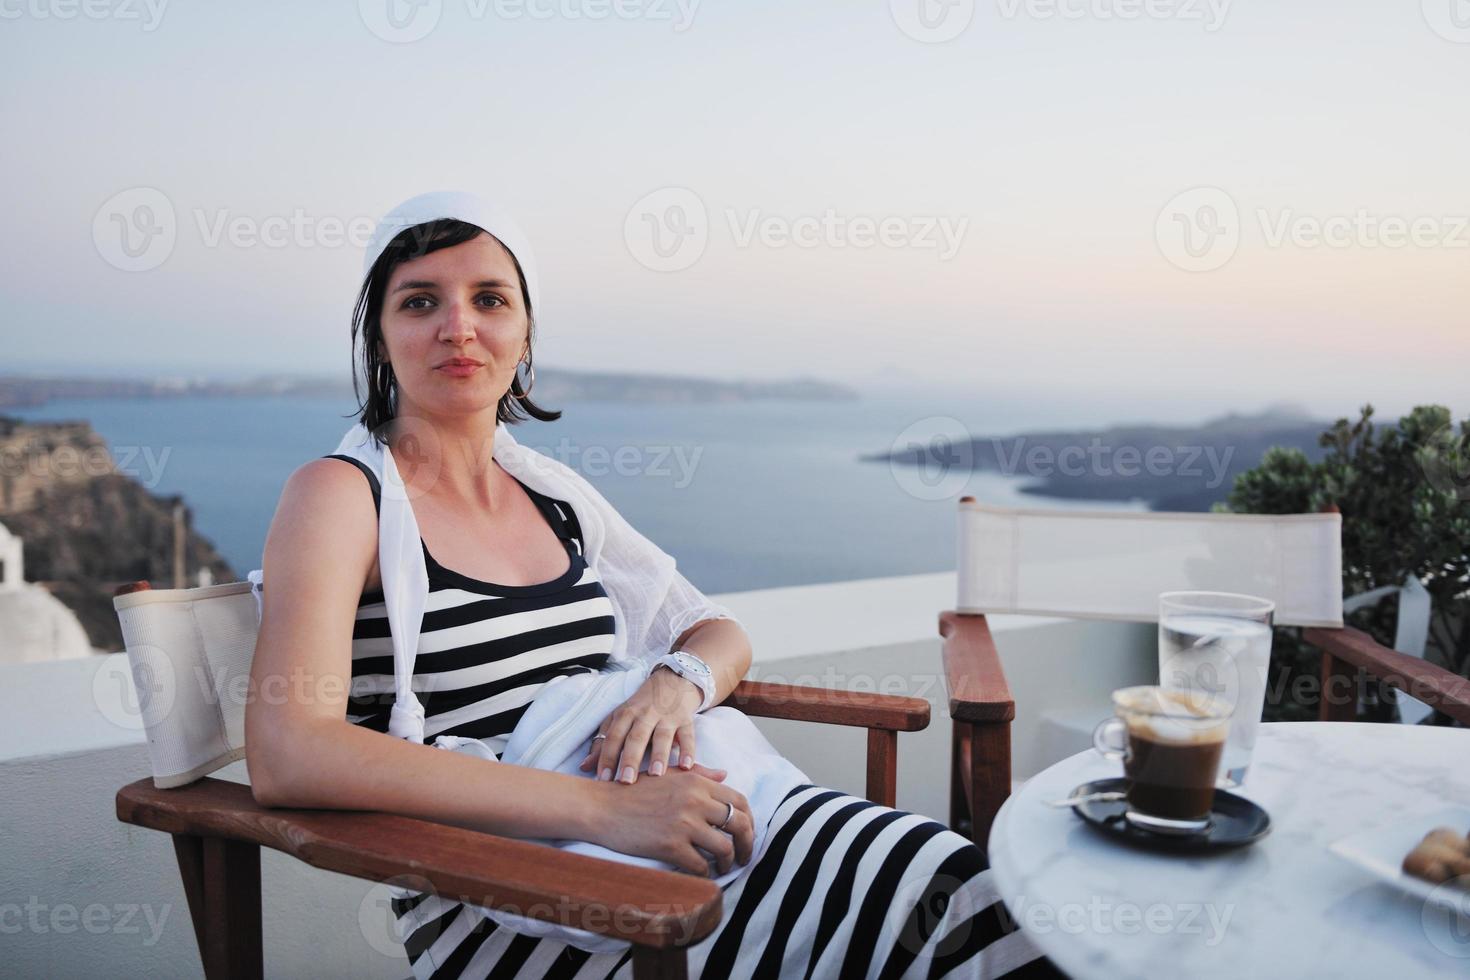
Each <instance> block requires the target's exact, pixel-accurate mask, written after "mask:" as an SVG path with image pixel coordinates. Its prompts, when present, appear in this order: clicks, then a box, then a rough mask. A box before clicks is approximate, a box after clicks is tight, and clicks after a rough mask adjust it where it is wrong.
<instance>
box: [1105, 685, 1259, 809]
mask: <svg viewBox="0 0 1470 980" xmlns="http://www.w3.org/2000/svg"><path fill="white" fill-rule="evenodd" d="M1232 708H1233V705H1231V704H1230V703H1229V702H1227V701H1224V700H1222V699H1220V698H1217V697H1211V696H1209V695H1205V694H1200V693H1197V692H1191V691H1166V690H1164V689H1163V688H1161V687H1157V686H1153V685H1148V686H1142V687H1127V688H1123V689H1122V690H1118V691H1114V692H1113V710H1114V712H1115V714H1116V717H1113V718H1109V719H1108V720H1107V721H1105V722H1103V723H1102V724H1101V725H1099V726H1098V727H1097V731H1096V732H1094V733H1093V744H1094V746H1095V747H1096V748H1097V750H1098V751H1099V752H1101V753H1102V754H1103V755H1104V756H1106V757H1107V758H1110V759H1118V760H1121V761H1122V763H1123V775H1124V777H1125V778H1126V779H1127V780H1128V819H1129V821H1130V822H1132V823H1134V824H1137V825H1139V826H1142V827H1144V828H1146V829H1149V830H1156V831H1160V832H1164V833H1198V832H1199V831H1201V830H1204V829H1205V828H1207V827H1208V826H1209V816H1210V807H1211V805H1212V804H1213V803H1214V800H1215V779H1216V773H1217V772H1218V770H1219V766H1220V755H1221V753H1222V752H1223V751H1224V749H1225V740H1226V738H1227V737H1228V736H1229V734H1230V715H1231V711H1232Z"/></svg>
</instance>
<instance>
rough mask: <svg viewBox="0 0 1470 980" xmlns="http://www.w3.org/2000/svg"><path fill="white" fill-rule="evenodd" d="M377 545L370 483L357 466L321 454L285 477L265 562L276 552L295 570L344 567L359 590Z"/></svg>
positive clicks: (314, 570) (370, 565)
mask: <svg viewBox="0 0 1470 980" xmlns="http://www.w3.org/2000/svg"><path fill="white" fill-rule="evenodd" d="M377 549H378V515H377V508H376V506H375V505H374V503H373V492H372V487H371V486H370V485H369V484H368V481H367V479H366V477H365V475H364V474H363V473H362V472H361V471H360V470H358V468H357V467H356V466H354V465H353V464H352V463H349V462H347V461H346V460H341V459H331V458H329V457H323V458H321V459H313V460H310V461H309V462H306V463H303V464H302V465H300V466H298V467H297V468H296V470H295V471H294V472H293V473H292V474H291V475H290V477H288V478H287V480H286V485H285V486H284V487H283V488H282V489H281V499H280V502H279V503H278V504H277V505H276V514H275V517H274V518H273V519H272V521H271V528H270V532H269V534H268V536H267V538H266V556H267V561H268V562H269V559H270V558H271V557H274V558H275V559H276V560H277V562H282V563H284V564H286V565H288V566H290V567H291V568H292V569H293V570H296V571H310V572H329V573H330V572H335V573H337V574H340V573H341V572H342V571H344V570H345V571H348V572H350V573H351V574H352V576H353V578H355V580H356V581H355V583H351V584H353V585H354V587H355V588H356V589H358V590H361V588H362V585H363V579H364V577H365V576H366V575H367V573H368V571H369V569H370V568H371V567H372V565H373V563H374V561H375V560H376V558H377ZM287 574H290V573H289V572H288V573H287ZM332 577H333V578H335V577H336V575H335V574H333V575H332Z"/></svg>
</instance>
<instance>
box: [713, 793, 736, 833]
mask: <svg viewBox="0 0 1470 980" xmlns="http://www.w3.org/2000/svg"><path fill="white" fill-rule="evenodd" d="M725 806H727V807H729V809H728V810H726V811H725V823H722V824H720V825H719V826H718V827H716V828H715V829H716V830H724V829H725V824H726V823H729V822H730V818H731V817H733V816H735V804H734V803H731V802H730V801H729V800H726V801H725Z"/></svg>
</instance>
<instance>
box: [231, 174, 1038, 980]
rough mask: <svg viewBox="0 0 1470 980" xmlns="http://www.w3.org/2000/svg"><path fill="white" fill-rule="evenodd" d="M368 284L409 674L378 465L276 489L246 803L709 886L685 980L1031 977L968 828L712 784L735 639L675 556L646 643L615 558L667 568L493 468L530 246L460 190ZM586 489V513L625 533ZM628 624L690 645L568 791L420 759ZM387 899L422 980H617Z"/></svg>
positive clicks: (745, 659)
mask: <svg viewBox="0 0 1470 980" xmlns="http://www.w3.org/2000/svg"><path fill="white" fill-rule="evenodd" d="M366 269H367V272H366V276H365V280H364V283H363V287H362V290H361V293H360V295H359V298H358V303H357V308H356V311H355V314H354V325H353V337H354V341H356V340H357V339H358V338H359V337H360V338H361V341H362V360H363V365H364V369H365V374H366V377H367V382H368V389H369V390H368V394H367V398H366V399H365V402H364V404H363V406H362V415H361V418H360V425H361V426H362V427H363V428H365V429H367V430H369V431H371V432H372V433H374V434H375V435H377V434H381V439H382V441H383V442H384V443H385V444H386V445H387V447H388V449H389V450H390V451H389V452H388V453H386V454H385V455H386V456H388V457H390V458H391V459H393V460H396V461H397V462H396V475H397V476H398V477H399V478H400V479H401V481H402V483H401V486H402V488H403V491H404V492H405V493H406V494H407V499H409V500H410V501H411V511H410V513H411V515H412V519H413V521H414V522H415V523H416V525H417V533H418V535H419V537H420V541H419V543H418V544H419V548H413V549H410V550H411V551H412V552H413V553H415V554H416V553H417V552H418V551H419V549H421V551H422V555H423V561H422V563H421V565H420V567H421V568H423V569H424V570H425V571H426V573H427V579H428V598H427V601H426V603H425V607H424V608H425V610H426V611H425V612H423V614H422V620H421V622H422V626H421V628H420V629H419V630H418V631H417V638H418V643H417V649H416V654H415V655H414V656H413V659H411V660H410V664H411V672H412V679H411V685H409V684H405V683H402V682H400V684H399V685H398V686H397V688H396V689H395V684H394V679H393V677H392V676H391V675H392V674H393V668H394V662H393V661H394V657H393V656H391V655H389V656H385V650H387V649H389V648H387V647H385V646H384V643H385V642H386V641H385V638H386V637H389V636H390V631H389V628H388V627H389V619H390V616H389V613H388V612H387V610H386V609H385V601H384V600H385V591H384V585H385V574H384V571H385V570H384V569H382V568H381V567H380V565H379V559H380V557H381V556H382V555H384V554H387V552H385V551H381V550H380V544H381V542H380V538H379V529H380V525H379V521H380V514H382V515H386V511H383V510H382V508H383V504H384V500H383V489H384V488H383V486H382V481H381V479H380V474H378V473H375V472H374V471H373V470H372V469H371V468H369V467H367V466H364V465H361V461H360V460H359V459H357V458H354V457H352V456H350V455H347V454H340V455H334V456H332V457H327V458H323V459H320V460H315V461H312V462H310V463H307V464H306V465H304V466H302V467H301V468H300V469H298V470H297V471H296V472H295V473H294V474H292V476H291V478H290V480H289V481H288V482H287V484H286V487H285V489H284V490H283V492H282V495H281V501H280V504H279V507H278V509H277V512H276V515H275V518H274V521H273V522H272V525H271V529H270V533H269V535H268V538H267V541H266V548H265V554H264V562H263V566H264V571H265V573H266V577H267V578H268V580H269V581H270V589H269V590H267V591H266V593H265V596H264V600H263V601H264V606H263V612H262V620H261V627H260V637H259V642H258V644H257V647H256V653H255V659H254V662H253V666H252V675H253V680H254V681H255V682H256V684H257V685H260V686H258V687H257V688H256V689H258V690H264V689H267V688H266V686H265V684H264V682H265V679H266V678H268V677H272V676H280V677H286V676H290V677H304V678H305V679H306V682H307V683H306V684H305V685H304V686H303V685H300V684H297V685H293V686H292V688H291V689H292V690H293V691H302V692H304V693H303V694H302V695H301V696H298V697H292V698H289V699H284V700H281V699H277V700H275V701H267V700H257V701H255V702H252V703H251V705H250V707H249V710H248V713H247V717H246V744H247V746H248V751H249V755H248V765H249V769H250V776H251V783H252V786H253V788H254V793H255V796H256V798H257V800H259V801H260V802H262V803H264V804H266V805H272V806H289V807H329V808H337V809H363V810H380V811H388V812H394V813H401V814H405V815H408V816H413V817H418V818H421V819H426V820H434V821H439V822H443V823H449V824H454V825H458V826H462V827H469V828H473V829H477V830H481V831H484V832H487V833H493V834H500V835H505V836H511V837H529V838H552V839H566V840H572V841H585V842H591V843H592V844H597V845H602V846H605V847H607V848H611V849H613V850H615V851H618V852H621V853H623V854H626V855H635V856H639V857H642V858H647V859H655V860H658V861H663V862H667V863H668V864H670V865H673V866H674V867H677V868H680V869H683V870H686V871H688V872H691V873H694V874H717V875H721V876H725V877H726V878H728V879H729V884H728V885H725V886H724V887H725V900H724V906H723V907H724V917H723V920H722V922H721V924H720V926H719V928H718V929H717V930H716V931H715V932H714V933H713V934H712V935H710V936H709V937H707V938H705V939H704V940H702V941H701V942H700V943H698V944H696V945H694V946H692V947H691V948H690V951H689V965H690V973H691V975H705V976H710V977H724V976H730V975H735V974H742V975H750V974H757V975H769V976H778V975H779V976H791V975H794V976H807V977H811V976H817V977H824V976H837V975H842V976H849V975H852V976H861V975H867V976H880V975H881V976H941V975H952V976H981V975H986V976H990V975H997V974H999V973H1004V972H1006V971H1008V970H1011V969H1015V968H1019V969H1020V970H1022V971H1024V972H1027V973H1034V972H1038V971H1047V970H1048V969H1049V968H1048V966H1047V964H1046V961H1044V960H1040V959H1038V958H1037V955H1036V953H1035V951H1034V948H1033V947H1032V946H1031V945H1030V944H1029V942H1028V941H1027V940H1026V937H1025V936H1023V935H1022V934H1020V933H1018V932H1015V931H1014V930H1013V929H1011V928H1010V927H1009V926H1008V925H1007V924H1006V921H1005V916H1004V910H1003V908H1002V907H1001V906H1000V905H999V904H998V902H997V899H996V896H995V895H994V893H993V890H992V886H991V885H990V881H989V872H988V871H986V870H985V862H984V857H983V855H982V853H981V852H980V850H979V849H978V848H976V847H974V846H973V845H972V844H970V843H969V842H968V841H966V840H964V839H963V838H962V837H959V836H958V835H956V834H952V833H950V832H949V831H948V830H946V829H945V828H944V827H942V826H941V825H939V824H937V823H935V822H934V821H931V820H928V819H926V818H923V817H920V816H916V815H912V814H907V813H903V812H902V811H897V810H892V809H889V808H887V807H882V806H879V805H877V804H873V803H869V802H867V801H865V800H861V799H858V798H855V797H851V796H847V795H846V794H842V793H838V792H836V791H832V790H826V789H823V788H821V787H816V786H811V785H799V786H795V787H794V788H792V789H791V791H790V792H789V793H788V794H786V795H785V796H784V798H782V799H781V800H780V802H779V805H778V806H776V807H775V808H774V812H770V813H760V814H756V813H754V812H753V811H752V808H751V806H750V802H749V801H748V800H747V799H746V797H745V796H744V795H743V794H742V793H741V792H738V791H737V790H735V789H734V788H733V787H731V786H727V785H725V784H724V778H725V773H724V772H722V771H719V770H715V769H710V768H706V767H705V766H703V765H701V764H700V763H699V762H698V761H697V759H698V757H699V754H700V747H699V746H698V744H697V740H696V737H695V716H696V714H697V713H699V712H701V711H703V710H705V709H707V708H709V707H711V706H713V705H717V704H719V703H720V701H722V700H723V699H724V698H725V697H726V696H728V695H729V694H730V692H731V691H732V690H733V689H734V687H735V686H736V685H737V684H738V683H739V682H740V680H741V678H742V677H743V676H744V675H745V672H746V670H747V668H748V667H749V666H750V660H751V650H750V643H749V640H748V638H747V637H746V635H745V632H744V631H743V630H742V629H741V627H740V626H739V624H738V623H736V622H735V621H734V620H733V619H732V618H729V616H728V613H726V612H725V611H724V610H723V609H722V608H721V607H719V606H717V605H716V604H714V603H711V602H710V601H709V600H708V599H706V598H705V597H704V596H702V595H701V594H700V593H699V592H698V591H697V590H696V589H694V588H693V586H692V585H690V584H689V583H688V582H687V580H685V579H684V578H683V576H681V575H678V574H677V573H673V572H672V561H669V563H668V565H669V571H670V574H668V575H665V576H664V578H663V582H664V585H663V586H662V587H661V589H660V591H659V592H658V598H657V599H656V605H657V609H656V610H655V612H656V615H655V616H653V617H651V618H652V619H653V620H655V621H656V622H657V623H659V624H662V625H663V629H664V632H663V633H659V632H658V630H657V629H656V628H653V627H651V626H650V622H649V619H650V617H646V616H642V615H641V613H640V610H639V603H640V601H642V600H643V599H644V598H645V597H643V596H641V595H639V594H637V593H636V590H634V591H630V589H629V582H630V581H633V582H637V581H640V580H638V579H636V577H631V576H632V573H631V572H629V571H628V569H627V568H626V567H625V566H626V565H627V564H628V555H630V554H633V553H634V549H635V545H637V546H642V547H645V548H646V551H645V552H644V553H645V554H649V555H662V553H661V552H658V551H657V548H656V547H655V546H653V545H652V544H651V542H647V540H646V539H643V538H641V536H636V532H632V530H631V528H627V526H626V523H623V524H622V525H621V526H622V527H623V528H624V529H625V531H624V537H623V538H621V539H617V538H614V537H612V536H611V535H608V536H607V537H606V540H605V541H603V540H602V535H600V534H599V535H598V541H597V543H596V544H595V545H594V546H593V547H592V548H589V543H591V542H592V540H593V535H592V534H589V533H588V531H589V530H590V529H584V528H583V527H582V526H581V521H579V512H578V510H577V508H576V507H574V506H572V502H571V500H570V499H556V498H554V497H552V496H549V495H548V494H546V493H544V492H539V491H537V490H535V489H533V488H532V487H531V486H529V485H528V484H527V483H526V482H524V481H522V480H520V479H518V478H517V477H515V476H513V475H512V473H511V472H508V471H507V469H506V468H505V467H504V466H503V465H501V464H500V462H499V460H500V459H501V458H502V454H501V453H500V452H499V451H497V450H496V448H495V440H496V437H497V430H498V431H499V432H500V433H501V435H502V437H504V436H505V429H504V428H503V427H502V426H501V423H511V424H513V423H515V422H517V421H519V420H521V419H523V418H524V417H525V416H524V415H523V414H522V412H524V413H525V414H528V415H529V416H530V417H533V418H537V419H542V420H552V419H555V418H557V417H559V415H560V413H558V412H550V411H546V410H544V409H541V408H540V407H538V406H536V405H535V404H534V403H533V402H532V401H531V400H530V397H529V395H530V389H531V387H532V385H533V384H534V371H533V370H532V369H531V368H530V365H531V362H532V342H533V339H534V314H535V311H536V309H537V308H538V306H539V296H538V294H537V285H536V274H535V266H534V263H533V260H532V257H531V253H530V249H529V246H528V245H527V243H526V242H525V239H524V236H523V235H521V233H520V232H519V230H518V229H516V227H515V226H514V224H513V222H511V221H510V219H509V218H508V216H506V215H504V214H503V213H502V212H499V211H498V210H497V209H495V208H494V207H493V206H491V205H489V204H488V203H487V202H484V201H482V200H480V199H478V198H475V197H473V196H471V195H465V194H430V195H423V196H421V197H419V198H415V199H413V200H410V201H408V202H405V204H404V205H401V206H400V207H399V208H398V209H395V211H394V212H393V213H392V214H390V216H389V218H385V219H384V223H383V224H382V225H380V227H379V230H378V234H377V235H376V236H375V238H374V241H373V243H372V244H371V245H370V247H369V250H368V256H367V262H366ZM522 363H525V364H526V365H527V369H528V370H527V378H526V380H524V381H523V380H522V379H521V377H520V374H519V370H518V369H519V367H520V365H521V364H522ZM512 441H513V440H512ZM344 444H345V443H344ZM364 477H366V479H365V478H364ZM577 479H580V478H577ZM566 485H567V486H568V487H569V488H570V487H571V486H572V484H570V483H569V484H566ZM586 491H587V494H588V495H589V497H584V498H582V504H581V506H582V510H581V512H580V517H581V520H590V519H599V520H600V518H599V512H601V513H603V514H606V516H607V519H608V521H609V522H613V523H616V522H617V521H619V520H620V519H618V518H617V517H616V514H615V513H614V512H612V511H611V508H610V506H609V505H607V504H606V502H605V501H603V500H602V498H601V497H600V496H598V495H596V493H595V491H592V490H591V489H590V486H587V487H586ZM570 496H571V494H568V497H570ZM589 498H592V499H596V500H597V501H598V502H599V503H598V506H597V508H589V506H588V505H587V503H586V501H587V499H589ZM383 519H384V520H385V521H386V517H384V518H383ZM630 536H631V537H630ZM619 540H621V541H623V542H625V543H624V544H617V543H616V542H617V541H619ZM664 557H665V558H666V557H667V556H664ZM620 563H621V564H620ZM396 568H397V564H396V561H395V563H394V565H393V566H392V567H391V568H390V569H388V570H387V571H388V572H390V573H392V574H393V575H395V576H396V575H397V574H398V572H397V571H396ZM389 584H390V585H391V584H392V583H391V582H390V583H389ZM395 589H396V585H395V586H394V587H393V588H390V589H389V590H388V595H387V596H386V598H389V599H390V600H391V601H390V602H389V605H392V604H393V602H396V599H393V598H392V597H393V596H395V595H396V594H397V593H396V591H395ZM395 608H397V607H396V606H395ZM398 616H399V617H400V619H399V621H400V622H401V621H402V620H401V616H402V614H401V613H398ZM629 633H633V634H636V636H637V638H638V639H639V642H642V641H643V640H644V639H645V638H648V642H649V643H652V644H654V646H653V649H652V653H653V654H659V653H665V654H672V653H675V652H678V654H679V656H678V657H676V658H672V659H670V658H662V659H661V660H658V661H653V662H655V663H661V664H662V666H659V667H657V668H656V669H653V670H652V671H651V672H648V673H647V675H646V679H645V680H643V681H642V682H641V686H639V687H638V688H637V689H636V691H635V692H634V693H632V694H631V696H629V697H628V698H627V700H626V701H625V702H624V703H622V704H621V705H619V706H617V707H616V708H615V709H614V710H611V711H609V712H608V713H607V714H606V716H605V717H604V718H602V720H601V722H600V724H599V725H598V726H597V733H596V735H594V736H593V737H592V738H591V739H590V744H589V745H588V747H587V750H586V756H585V758H583V760H582V764H581V769H582V770H583V771H584V772H585V773H586V775H585V776H579V775H574V774H570V773H566V772H554V771H547V770H544V769H538V768H531V767H528V766H521V765H507V764H501V765H497V764H493V763H487V762H486V761H485V760H484V759H477V758H474V757H472V755H469V754H464V753H463V752H456V751H450V752H445V751H435V750H433V748H432V747H431V746H426V745H423V744H416V743H421V742H422V740H423V736H426V735H427V736H435V741H436V744H438V745H439V746H441V747H462V746H464V745H466V744H470V743H473V745H474V746H478V747H481V751H482V752H490V753H493V754H494V756H495V757H496V758H499V756H500V754H501V752H502V751H504V749H505V747H506V745H507V742H508V740H509V739H510V738H511V734H512V733H513V732H514V731H515V729H516V725H517V722H518V721H520V720H521V719H522V717H523V716H524V715H525V713H526V711H527V709H528V707H529V706H530V705H532V704H533V702H534V700H535V698H536V697H537V695H538V693H541V692H542V691H543V690H544V689H545V688H546V686H547V685H549V684H552V683H553V682H555V681H558V680H559V679H561V678H565V677H571V676H575V675H579V674H588V673H597V672H600V671H603V670H604V669H605V668H608V666H609V664H610V661H611V660H612V659H613V658H615V657H623V656H629V655H634V656H640V655H641V652H640V651H637V650H633V651H629V650H627V649H626V647H627V643H628V635H627V634H629ZM665 644H666V645H665ZM333 681H335V682H336V683H332V682H333ZM419 696H421V701H420V700H419ZM384 733H391V734H394V735H401V736H407V738H391V737H390V738H385V737H383V735H384ZM645 760H646V762H645ZM758 818H759V821H760V822H759V823H757V820H758ZM757 841H759V842H760V845H761V846H760V847H759V850H757V848H756V844H757ZM916 884H917V887H916ZM394 909H395V912H396V913H397V915H398V918H399V926H400V933H401V934H402V935H403V938H404V940H405V947H406V952H407V954H408V956H409V958H410V961H411V962H412V964H413V970H414V975H415V976H417V977H429V976H433V977H452V976H487V975H490V974H492V973H494V974H495V975H507V976H509V975H513V974H515V973H516V971H517V970H518V969H520V970H522V971H523V972H522V974H521V975H525V976H541V975H545V976H566V977H572V976H577V977H594V976H595V977H612V976H617V977H629V976H631V962H630V955H629V954H628V953H627V952H626V951H623V952H616V951H613V952H589V951H588V950H586V949H582V948H577V947H576V946H573V945H570V944H568V943H567V942H565V941H563V940H561V939H559V938H556V937H552V936H543V937H540V938H538V937H536V936H532V935H530V934H528V933H524V932H518V931H516V930H514V929H511V928H509V927H507V926H506V925H504V924H503V922H498V921H496V920H494V919H492V918H490V917H488V916H487V915H486V914H485V913H484V910H482V909H479V908H478V907H476V906H470V905H465V904H461V903H458V902H453V901H448V900H444V899H441V898H439V897H438V896H432V895H430V896H414V897H411V898H410V897H403V898H398V899H395V902H394Z"/></svg>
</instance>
